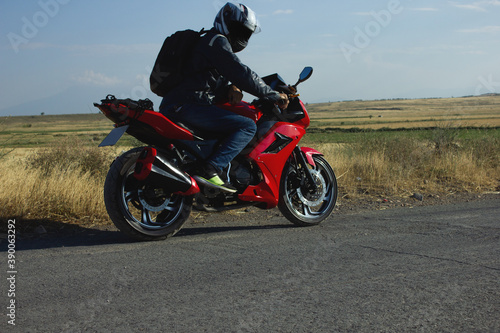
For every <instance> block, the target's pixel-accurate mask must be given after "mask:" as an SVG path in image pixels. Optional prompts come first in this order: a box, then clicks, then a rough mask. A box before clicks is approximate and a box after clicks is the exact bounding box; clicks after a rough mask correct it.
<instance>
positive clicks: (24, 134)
mask: <svg viewBox="0 0 500 333" xmlns="http://www.w3.org/2000/svg"><path fill="white" fill-rule="evenodd" d="M308 109H309V110H310V114H311V119H312V123H311V131H310V133H309V134H307V135H306V137H305V138H304V141H303V145H307V146H312V147H314V148H316V149H318V150H320V151H321V152H323V153H324V154H325V157H326V158H327V160H328V161H329V162H330V164H331V165H332V167H333V169H334V171H335V173H336V174H337V177H338V183H339V192H340V193H339V194H340V196H339V197H340V198H341V200H347V199H349V198H360V197H361V198H362V197H364V196H370V197H372V198H373V197H376V198H388V197H408V196H410V195H412V194H413V193H415V192H418V193H421V194H422V195H423V196H437V195H448V194H450V193H455V192H473V193H481V192H487V191H499V190H500V129H499V128H500V96H481V97H470V98H455V99H425V100H395V101H393V100H390V101H352V102H338V103H327V104H314V105H308ZM354 127H355V128H358V130H356V131H352V132H351V131H350V130H349V129H352V128H354ZM428 127H431V128H428ZM474 127H475V128H474ZM416 128H418V130H416ZM423 128H425V129H423ZM111 129H112V123H111V122H110V121H109V120H107V119H106V118H105V117H104V116H102V115H100V114H86V115H65V116H48V115H45V116H35V117H10V118H0V170H2V171H1V172H0V184H2V185H1V186H2V191H0V220H2V221H6V220H7V219H9V218H18V219H19V220H23V221H36V220H47V219H49V220H51V221H79V223H87V224H88V223H90V224H92V223H109V220H108V218H107V213H106V211H105V208H104V204H103V199H102V189H103V184H104V179H105V175H106V172H107V169H108V167H109V165H110V163H111V161H112V160H113V158H114V157H115V156H117V155H118V154H119V153H120V152H121V151H123V150H124V149H128V148H129V147H131V146H134V145H138V144H140V143H139V142H138V141H136V140H135V139H133V138H130V137H128V138H125V140H124V139H122V141H121V142H120V145H119V146H117V147H106V148H97V145H98V144H99V142H100V141H101V140H102V139H103V138H104V137H105V135H106V134H107V133H108V132H109V131H110V130H111ZM360 129H361V130H360ZM362 129H365V130H362ZM367 129H370V130H367ZM377 129H379V130H377ZM380 129H382V130H380ZM394 129H398V130H394ZM84 221H85V222H84Z"/></svg>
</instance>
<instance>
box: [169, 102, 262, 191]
mask: <svg viewBox="0 0 500 333" xmlns="http://www.w3.org/2000/svg"><path fill="white" fill-rule="evenodd" d="M172 113H174V112H170V113H169V114H168V116H169V117H171V118H173V120H174V121H182V122H183V123H186V124H187V125H190V126H192V127H195V128H198V129H200V130H204V131H210V132H214V133H217V134H220V135H221V137H224V139H223V141H222V142H221V144H220V146H219V148H218V149H217V150H216V151H215V152H214V153H213V154H212V155H211V156H210V157H209V158H208V160H207V163H208V165H207V166H206V168H205V174H203V175H200V176H201V177H202V178H203V179H205V180H207V181H209V182H210V183H214V184H215V185H218V186H220V185H221V183H222V184H223V182H222V180H221V179H220V178H219V176H218V174H219V173H220V172H221V171H222V170H223V169H224V168H225V167H226V166H227V165H228V164H229V162H231V161H232V160H233V159H234V158H235V157H236V156H237V155H238V154H239V153H240V152H241V151H242V150H243V149H244V148H245V147H246V146H247V144H248V143H249V142H250V141H251V140H252V138H253V137H254V136H255V132H256V131H257V126H256V124H255V122H254V121H253V120H252V119H250V118H247V117H244V116H241V115H238V114H235V113H233V112H231V111H228V110H224V109H221V108H218V107H216V106H213V105H212V106H211V105H196V104H187V105H184V106H183V107H182V108H181V109H180V110H179V111H178V112H175V114H172ZM226 185H227V184H226ZM231 191H232V192H233V190H231Z"/></svg>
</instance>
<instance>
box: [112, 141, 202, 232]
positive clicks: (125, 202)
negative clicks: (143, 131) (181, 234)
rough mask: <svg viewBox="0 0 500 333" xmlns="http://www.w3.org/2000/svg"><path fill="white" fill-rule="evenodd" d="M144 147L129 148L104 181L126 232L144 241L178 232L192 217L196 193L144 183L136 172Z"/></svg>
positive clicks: (115, 217)
mask: <svg viewBox="0 0 500 333" xmlns="http://www.w3.org/2000/svg"><path fill="white" fill-rule="evenodd" d="M142 149H143V148H134V149H132V150H129V151H128V152H126V153H124V154H122V155H121V156H120V157H118V158H117V159H116V160H115V161H114V162H113V164H112V165H111V168H110V169H109V172H108V175H107V177H106V181H105V183H104V203H105V205H106V210H107V211H108V215H109V217H110V218H111V221H113V224H114V225H115V226H116V227H117V228H118V229H119V230H120V231H122V232H123V233H125V234H127V235H128V236H130V237H132V238H135V239H137V240H141V241H151V240H163V239H165V238H167V237H170V236H173V235H175V234H176V233H177V232H178V231H179V230H180V229H181V228H182V226H183V225H184V223H185V222H186V220H187V219H188V218H189V215H190V213H191V205H192V202H193V196H181V195H175V194H170V193H169V191H168V189H163V188H161V187H157V188H156V187H150V186H149V187H148V186H144V185H140V184H139V183H138V182H137V180H136V179H135V177H134V176H133V173H134V168H135V163H136V161H137V158H138V157H139V154H140V153H141V151H142Z"/></svg>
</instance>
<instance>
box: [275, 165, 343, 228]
mask: <svg viewBox="0 0 500 333" xmlns="http://www.w3.org/2000/svg"><path fill="white" fill-rule="evenodd" d="M313 160H314V164H315V167H312V166H310V165H308V166H309V168H310V169H309V170H310V172H311V174H312V176H313V178H314V181H315V184H314V185H315V190H314V191H312V192H311V191H309V190H308V189H307V186H306V182H305V179H306V178H305V175H304V171H305V170H301V169H300V168H299V167H298V165H297V164H296V163H295V161H294V160H293V159H292V160H291V161H290V162H288V163H287V164H286V165H285V168H284V169H283V174H282V176H281V182H280V199H279V203H278V208H279V209H280V211H281V213H282V214H283V215H284V216H285V217H286V218H287V219H288V220H289V221H290V222H292V223H293V224H295V225H298V226H302V227H303V226H311V225H317V224H319V223H321V222H322V221H323V220H325V219H326V218H327V217H328V216H330V214H331V213H332V211H333V209H334V208H335V203H336V202H337V179H336V177H335V173H334V172H333V170H332V168H331V166H330V165H329V164H328V162H327V161H326V160H325V159H324V158H323V157H321V156H313Z"/></svg>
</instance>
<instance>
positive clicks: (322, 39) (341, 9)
mask: <svg viewBox="0 0 500 333" xmlns="http://www.w3.org/2000/svg"><path fill="white" fill-rule="evenodd" d="M241 2H242V3H244V4H246V5H248V6H249V7H250V8H252V9H253V10H254V11H255V12H256V13H257V16H258V18H259V21H260V24H261V27H262V32H261V33H259V34H257V35H255V36H253V37H252V39H251V40H250V44H249V46H248V48H247V49H246V50H244V51H243V52H241V53H240V54H238V55H239V57H240V58H241V60H242V61H243V62H244V63H246V64H247V65H248V66H250V67H251V68H252V69H253V70H254V71H256V72H257V73H258V74H260V75H261V76H264V75H267V74H272V73H275V72H278V73H280V74H281V75H282V76H283V77H284V78H285V79H286V80H288V81H290V83H295V80H296V78H297V75H298V73H299V72H300V70H301V69H302V68H303V67H304V66H313V67H314V70H315V72H314V75H313V76H312V78H311V79H310V80H309V81H308V82H306V83H304V84H303V85H302V86H301V91H300V92H301V94H302V98H303V100H304V101H305V102H310V103H314V102H328V101H340V100H351V99H383V98H419V97H449V96H463V95H475V94H483V93H489V92H496V93H499V92H500V62H499V61H498V59H499V55H500V20H499V17H500V15H499V14H500V0H484V1H482V0H479V1H458V0H457V1H439V0H435V1H430V0H351V1H315V0H309V1H303V0H287V1H281V0H249V1H241ZM224 3H225V1H220V0H215V1H213V0H208V1H206V0H204V1H202V0H185V1H178V0H176V1H165V0H163V1H160V0H142V1H132V0H121V1H118V0H99V1H97V0H85V1H83V0H35V1H13V0H2V2H1V3H0V32H1V39H0V54H1V56H0V73H1V75H0V98H1V101H2V103H1V104H0V115H8V114H10V115H16V114H40V113H41V112H45V113H46V114H55V113H88V112H95V111H96V109H94V108H93V107H92V103H93V102H95V101H98V100H99V99H101V98H104V96H105V95H106V94H108V93H111V94H115V95H117V96H119V97H131V98H145V97H149V98H150V99H152V100H153V101H154V102H155V104H156V105H158V103H159V101H160V99H159V98H158V97H156V96H154V95H153V94H152V93H151V92H150V91H149V90H148V86H147V81H146V80H147V78H148V76H149V72H150V69H151V66H152V65H153V63H154V60H155V58H156V55H157V52H158V50H159V48H160V46H161V44H162V42H163V40H164V38H165V37H166V36H168V35H170V34H172V33H173V32H175V31H176V30H181V29H187V28H191V29H201V28H202V27H205V28H210V27H211V26H212V24H213V19H214V16H215V14H216V13H217V11H218V10H219V8H220V7H221V6H222V5H223V4H224ZM247 98H248V99H251V97H250V96H247Z"/></svg>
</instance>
